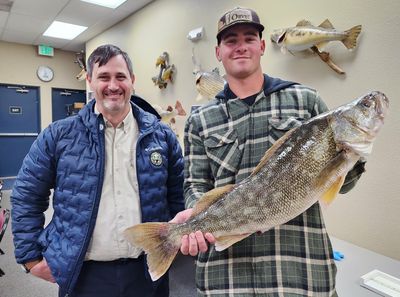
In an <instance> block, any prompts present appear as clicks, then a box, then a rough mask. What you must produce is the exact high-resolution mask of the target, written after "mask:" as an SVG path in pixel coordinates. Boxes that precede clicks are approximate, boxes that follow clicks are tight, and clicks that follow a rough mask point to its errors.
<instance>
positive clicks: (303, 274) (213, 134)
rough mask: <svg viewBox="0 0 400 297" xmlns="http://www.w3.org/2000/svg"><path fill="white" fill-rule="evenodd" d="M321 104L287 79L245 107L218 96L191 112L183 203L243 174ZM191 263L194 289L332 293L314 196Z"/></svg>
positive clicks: (331, 270)
mask: <svg viewBox="0 0 400 297" xmlns="http://www.w3.org/2000/svg"><path fill="white" fill-rule="evenodd" d="M268 80H273V79H272V78H270V77H268V76H265V81H266V82H268ZM264 85H266V83H264ZM227 90H229V88H227V87H226V89H225V91H224V94H227ZM220 94H222V93H220ZM218 97H219V98H218ZM228 99H229V100H228ZM326 110H328V109H327V106H326V105H325V103H324V102H323V101H322V100H321V99H320V97H319V96H318V94H317V93H316V91H314V90H312V89H310V88H307V87H305V86H303V85H291V86H288V87H284V88H283V89H280V90H276V91H274V92H272V93H268V90H265V89H264V90H263V91H261V92H260V93H259V94H258V96H257V97H256V101H255V102H254V104H253V105H251V106H249V105H248V104H246V103H245V102H243V100H241V99H239V98H224V96H220V95H218V96H217V98H216V99H214V100H212V101H210V102H209V103H208V104H206V105H204V106H202V107H200V108H199V109H197V110H195V111H194V112H192V114H191V115H190V117H189V118H188V120H187V122H186V126H185V138H184V141H185V184H184V191H185V200H186V207H187V208H190V207H193V206H194V204H195V203H196V201H197V200H198V199H199V198H200V197H201V196H202V194H203V193H205V192H207V191H209V190H211V189H213V188H215V187H220V186H223V185H226V184H234V183H238V182H240V181H242V180H243V179H245V178H246V177H247V176H249V175H250V174H251V172H252V171H253V169H254V168H255V167H256V166H257V164H258V163H259V161H260V159H261V158H262V156H263V155H264V153H265V151H266V150H267V149H268V148H269V147H270V146H271V145H272V144H273V143H274V142H275V141H276V140H277V139H279V138H280V137H281V136H282V135H283V134H284V133H285V132H286V131H288V130H290V129H291V128H293V127H295V126H298V125H300V124H301V122H303V121H305V120H307V119H309V118H311V117H314V116H316V115H317V114H319V113H322V112H325V111H326ZM196 264H197V265H196V286H197V292H198V296H217V297H225V296H235V297H239V296H240V297H250V296H271V297H272V296H286V297H291V296H335V295H336V291H335V276H336V266H335V263H334V260H333V257H332V247H331V243H330V240H329V237H328V234H327V232H326V229H325V225H324V222H323V218H322V214H321V212H320V208H319V204H318V203H316V204H314V205H313V206H312V207H311V208H309V209H308V210H307V211H306V212H304V213H303V214H301V215H299V216H298V217H296V218H295V219H293V220H291V221H289V222H288V223H286V224H284V225H281V226H279V227H276V228H273V229H271V230H268V231H267V232H265V233H263V234H253V235H251V236H249V237H247V238H246V239H244V240H242V241H240V242H238V243H236V244H234V245H233V246H231V247H229V248H228V249H226V250H224V251H221V252H216V251H215V249H214V246H212V245H211V246H210V247H209V250H208V251H207V252H205V253H200V254H199V256H198V258H197V262H196Z"/></svg>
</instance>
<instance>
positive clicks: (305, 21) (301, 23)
mask: <svg viewBox="0 0 400 297" xmlns="http://www.w3.org/2000/svg"><path fill="white" fill-rule="evenodd" d="M305 26H312V24H311V22H310V21H307V20H301V21H299V22H298V23H297V24H296V27H305Z"/></svg>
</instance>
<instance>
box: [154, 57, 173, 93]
mask: <svg viewBox="0 0 400 297" xmlns="http://www.w3.org/2000/svg"><path fill="white" fill-rule="evenodd" d="M159 66H160V73H159V74H158V76H153V77H152V78H151V79H152V81H153V82H154V85H156V86H158V87H159V88H160V89H165V88H166V87H167V84H168V82H169V81H170V82H172V75H173V74H174V72H175V65H174V64H172V65H169V55H168V53H167V52H163V53H162V54H161V55H160V56H159V57H158V58H157V61H156V67H159Z"/></svg>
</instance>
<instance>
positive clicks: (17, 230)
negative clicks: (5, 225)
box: [10, 128, 55, 263]
mask: <svg viewBox="0 0 400 297" xmlns="http://www.w3.org/2000/svg"><path fill="white" fill-rule="evenodd" d="M54 147H55V143H54V139H53V137H52V133H51V128H47V129H45V130H44V131H43V132H42V133H41V134H39V136H38V138H37V139H36V141H35V142H34V143H33V144H32V147H31V148H30V150H29V152H28V154H27V155H26V157H25V159H24V161H23V163H22V167H21V169H20V170H19V173H18V175H17V179H16V181H15V185H14V188H13V191H12V194H11V198H10V200H11V208H12V209H11V220H12V233H13V237H14V246H15V257H16V259H17V262H18V263H25V262H28V261H31V260H36V259H40V258H42V252H41V251H42V248H41V246H40V244H39V243H38V238H39V236H40V234H41V232H42V231H43V227H44V222H45V216H44V212H45V211H46V209H47V208H48V206H49V196H50V189H51V188H53V184H54V180H55V173H54V172H55V170H54V167H55V166H54Z"/></svg>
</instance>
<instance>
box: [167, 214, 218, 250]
mask: <svg viewBox="0 0 400 297" xmlns="http://www.w3.org/2000/svg"><path fill="white" fill-rule="evenodd" d="M192 212H193V209H192V208H189V209H186V210H183V211H181V212H179V213H177V214H176V216H175V217H174V218H173V219H172V220H171V221H169V223H176V224H182V223H184V222H186V221H187V220H188V219H189V218H190V217H191V216H192ZM207 241H208V242H209V243H210V244H214V243H215V238H214V236H213V235H212V234H211V233H205V234H203V233H202V232H201V231H196V232H192V233H190V234H189V235H186V234H185V235H183V236H182V240H181V242H182V245H181V248H180V250H181V253H182V254H184V255H191V256H197V254H198V253H199V251H200V252H203V253H204V252H206V251H207V249H208V244H207Z"/></svg>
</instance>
